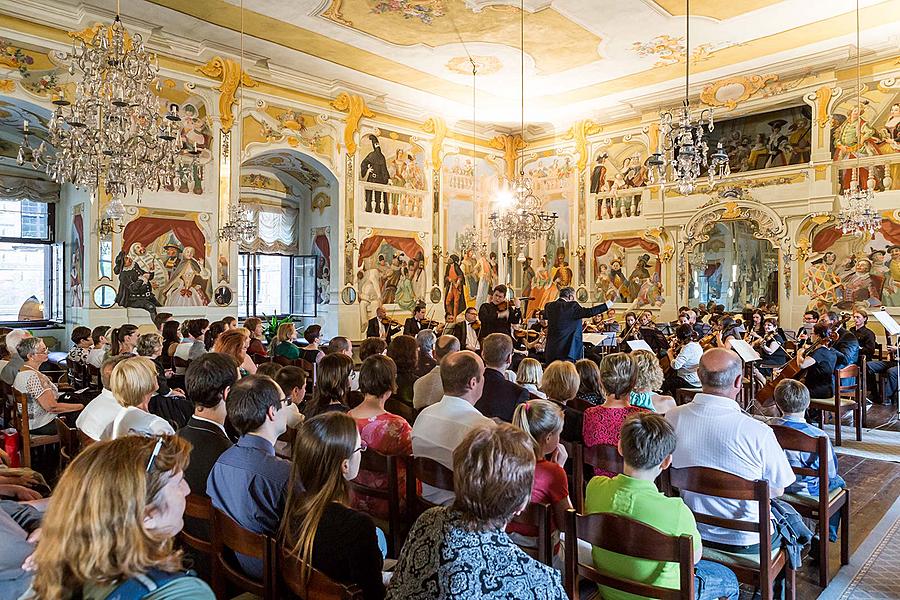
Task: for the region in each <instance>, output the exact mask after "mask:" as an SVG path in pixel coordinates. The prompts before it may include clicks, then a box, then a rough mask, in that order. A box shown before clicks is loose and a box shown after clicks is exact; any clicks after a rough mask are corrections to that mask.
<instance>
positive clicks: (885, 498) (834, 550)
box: [742, 404, 900, 600]
mask: <svg viewBox="0 0 900 600" xmlns="http://www.w3.org/2000/svg"><path fill="white" fill-rule="evenodd" d="M895 411H896V405H895V406H893V407H889V406H883V405H880V404H875V405H873V406H870V407H869V409H868V411H867V412H868V414H867V425H868V426H869V427H876V426H878V425H881V424H883V423H886V422H887V421H888V420H889V419H890V418H891V416H893V414H894V413H895ZM884 430H886V431H897V432H898V433H897V443H898V444H900V423H897V422H896V421H895V422H894V423H893V424H891V425H890V426H889V427H885V428H884ZM863 439H865V430H863ZM838 472H839V473H840V474H841V476H842V477H843V478H844V481H846V482H847V487H848V489H850V553H851V555H852V554H853V552H855V551H856V549H857V548H858V547H859V545H860V544H861V543H862V542H863V540H865V539H866V537H867V536H868V535H869V533H870V532H871V531H872V529H874V528H875V526H876V525H877V524H878V522H879V521H880V520H881V518H882V517H883V516H884V514H885V513H886V512H887V511H888V509H889V508H890V507H891V505H893V503H894V501H895V500H896V499H897V498H898V497H900V463H893V462H886V461H881V460H874V459H871V458H859V457H857V456H847V455H838ZM829 558H830V560H829V565H830V566H831V572H832V573H835V572H837V571H836V570H837V569H838V568H839V567H840V540H838V542H837V543H835V544H829ZM821 592H822V588H820V587H819V586H818V569H817V568H816V567H812V566H811V565H809V564H806V565H804V568H803V569H802V570H801V571H800V572H799V573H798V577H797V598H798V600H807V599H811V598H815V597H817V596H818V595H819V594H820V593H821ZM743 597H744V596H743V595H742V598H743ZM747 597H748V598H749V595H747Z"/></svg>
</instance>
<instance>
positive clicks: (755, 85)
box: [700, 73, 778, 110]
mask: <svg viewBox="0 0 900 600" xmlns="http://www.w3.org/2000/svg"><path fill="white" fill-rule="evenodd" d="M777 80H778V75H775V74H774V73H770V74H767V75H738V76H735V77H727V78H725V79H720V80H718V81H715V82H713V83H711V84H709V85H708V86H706V87H705V88H703V92H701V93H700V101H701V102H703V103H704V104H706V105H707V106H713V107H720V108H724V109H725V110H734V109H735V108H736V107H737V105H738V104H740V103H742V102H746V101H747V100H749V99H750V97H751V96H753V94H755V93H757V92H758V91H759V90H761V89H763V88H764V87H766V85H768V84H769V83H770V82H773V81H777Z"/></svg>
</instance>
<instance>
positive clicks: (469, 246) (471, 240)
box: [457, 225, 486, 253]
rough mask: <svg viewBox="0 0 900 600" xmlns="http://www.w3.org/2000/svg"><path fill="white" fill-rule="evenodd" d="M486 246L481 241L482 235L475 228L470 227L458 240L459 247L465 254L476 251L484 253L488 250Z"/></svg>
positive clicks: (464, 230) (462, 232) (463, 231)
mask: <svg viewBox="0 0 900 600" xmlns="http://www.w3.org/2000/svg"><path fill="white" fill-rule="evenodd" d="M485 246H486V245H485V244H484V242H482V241H481V235H480V234H479V233H478V230H477V229H475V227H474V226H472V225H469V226H468V227H466V228H465V229H463V230H462V231H461V232H460V234H459V238H458V240H457V247H458V248H459V249H460V250H461V251H462V252H464V253H465V252H468V251H469V250H474V251H476V252H477V251H478V250H482V251H484V250H485V249H486V248H485Z"/></svg>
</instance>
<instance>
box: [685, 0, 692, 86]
mask: <svg viewBox="0 0 900 600" xmlns="http://www.w3.org/2000/svg"><path fill="white" fill-rule="evenodd" d="M684 4H685V6H686V11H685V15H684V101H685V102H687V101H688V98H689V97H690V95H691V91H690V90H691V88H690V80H691V0H685V2H684Z"/></svg>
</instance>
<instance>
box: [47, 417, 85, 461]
mask: <svg viewBox="0 0 900 600" xmlns="http://www.w3.org/2000/svg"><path fill="white" fill-rule="evenodd" d="M53 421H54V422H55V423H56V434H57V435H58V436H59V445H60V449H59V467H60V469H64V468H66V466H68V464H69V463H70V462H71V461H72V459H73V458H75V455H76V454H78V452H79V451H80V450H81V446H80V445H79V443H78V430H77V429H75V428H74V427H69V424H68V423H66V422H65V420H63V419H61V418H60V417H56V418H55V419H53Z"/></svg>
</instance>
